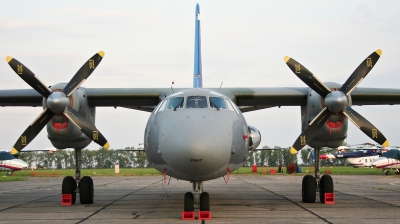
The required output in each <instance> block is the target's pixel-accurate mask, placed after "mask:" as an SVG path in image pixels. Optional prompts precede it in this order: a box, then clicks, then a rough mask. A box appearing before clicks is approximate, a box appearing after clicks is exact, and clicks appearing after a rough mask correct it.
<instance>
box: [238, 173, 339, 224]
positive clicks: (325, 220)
mask: <svg viewBox="0 0 400 224" xmlns="http://www.w3.org/2000/svg"><path fill="white" fill-rule="evenodd" d="M237 179H238V180H241V181H243V182H245V183H248V184H250V185H253V186H255V187H258V188H261V189H263V190H265V191H268V192H270V193H272V194H274V195H276V196H279V197H282V198H284V199H286V200H288V201H290V202H291V203H293V204H295V205H297V206H298V207H300V208H302V209H303V210H304V211H307V212H309V213H311V214H313V215H314V216H316V217H318V218H319V219H321V220H322V221H324V222H326V223H329V224H333V222H329V221H328V220H327V219H325V218H324V217H322V216H320V215H318V214H316V213H314V212H312V211H311V210H309V209H307V208H306V207H304V206H302V205H301V204H299V203H297V202H295V201H293V200H291V199H289V198H288V197H286V196H283V195H280V194H278V193H275V192H273V191H271V190H269V189H267V188H265V187H262V186H259V185H256V184H254V183H250V182H247V181H245V180H243V179H241V178H240V177H237Z"/></svg>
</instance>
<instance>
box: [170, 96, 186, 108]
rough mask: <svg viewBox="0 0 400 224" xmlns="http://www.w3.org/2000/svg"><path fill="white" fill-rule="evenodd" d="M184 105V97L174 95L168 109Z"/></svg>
mask: <svg viewBox="0 0 400 224" xmlns="http://www.w3.org/2000/svg"><path fill="white" fill-rule="evenodd" d="M182 107H183V97H174V98H171V99H169V101H168V106H167V109H168V110H171V109H176V108H182Z"/></svg>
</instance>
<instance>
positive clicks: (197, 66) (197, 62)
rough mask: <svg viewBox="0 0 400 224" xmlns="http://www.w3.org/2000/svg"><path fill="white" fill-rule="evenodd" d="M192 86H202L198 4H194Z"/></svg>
mask: <svg viewBox="0 0 400 224" xmlns="http://www.w3.org/2000/svg"><path fill="white" fill-rule="evenodd" d="M195 24H196V27H195V29H196V30H195V43H194V77H193V88H203V79H202V72H201V40H200V6H199V4H197V5H196V18H195Z"/></svg>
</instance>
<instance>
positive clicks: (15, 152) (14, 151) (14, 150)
mask: <svg viewBox="0 0 400 224" xmlns="http://www.w3.org/2000/svg"><path fill="white" fill-rule="evenodd" d="M17 153H18V150H16V149H15V148H14V147H13V148H12V149H11V154H13V155H14V154H17Z"/></svg>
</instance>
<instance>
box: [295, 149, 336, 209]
mask: <svg viewBox="0 0 400 224" xmlns="http://www.w3.org/2000/svg"><path fill="white" fill-rule="evenodd" d="M319 151H320V148H315V149H314V154H315V177H314V176H312V175H306V176H304V177H303V182H302V191H301V192H302V201H303V202H305V203H314V202H315V199H316V196H317V192H319V199H320V201H321V203H325V193H333V180H332V177H331V176H330V175H326V174H325V175H323V176H322V177H321V179H320V177H319V176H320V173H319V167H320V164H319Z"/></svg>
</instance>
